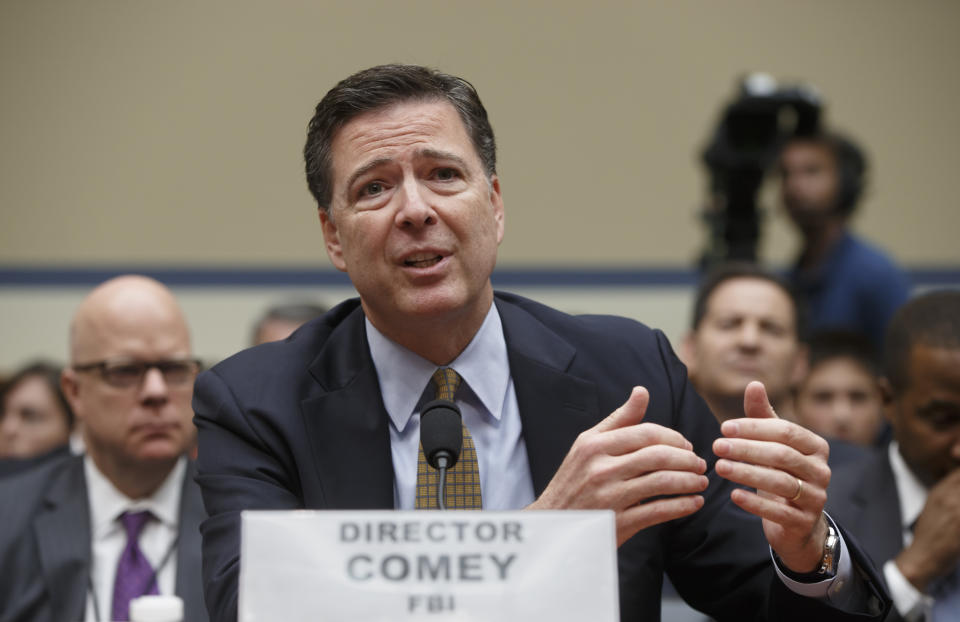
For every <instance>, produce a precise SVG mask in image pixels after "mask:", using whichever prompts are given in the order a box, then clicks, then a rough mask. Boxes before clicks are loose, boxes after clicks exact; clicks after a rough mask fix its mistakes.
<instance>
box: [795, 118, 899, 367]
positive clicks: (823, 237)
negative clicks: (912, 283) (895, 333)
mask: <svg viewBox="0 0 960 622" xmlns="http://www.w3.org/2000/svg"><path fill="white" fill-rule="evenodd" d="M866 171H867V159H866V157H865V156H864V154H863V152H862V151H861V150H860V148H859V147H857V146H856V145H855V144H854V143H853V142H852V141H850V140H849V139H847V138H844V137H843V136H840V135H838V134H834V133H829V132H825V131H818V132H815V133H812V134H808V135H797V136H794V137H792V138H790V139H789V140H788V141H787V142H786V143H785V145H784V147H783V149H782V150H781V152H780V158H779V174H780V181H781V184H780V188H781V197H782V200H783V204H784V206H785V207H786V210H787V214H788V215H789V217H790V219H791V220H792V221H793V223H794V225H796V227H797V229H798V230H799V231H800V234H801V236H802V238H803V240H802V248H801V251H800V255H799V257H798V258H797V261H796V263H795V264H794V267H793V269H792V270H791V271H790V273H789V275H788V276H789V279H790V280H791V281H792V283H793V285H794V287H795V289H796V290H797V291H798V292H799V294H800V295H801V296H802V298H803V299H804V302H805V303H806V305H807V312H808V315H807V318H808V322H809V326H810V328H811V330H815V331H816V330H823V329H846V330H852V331H856V332H859V333H862V334H864V335H866V336H867V337H868V338H869V339H870V340H871V341H872V342H873V343H874V344H875V346H876V347H878V348H879V347H881V346H882V343H883V331H884V327H885V326H886V325H887V322H888V321H889V320H890V318H891V317H892V316H893V313H894V312H895V311H896V310H897V308H898V307H899V306H900V305H901V304H903V303H904V302H905V301H906V300H907V297H908V295H909V289H910V288H909V283H908V281H907V277H906V275H905V274H904V273H903V271H902V270H900V268H898V267H897V266H896V265H895V264H894V263H893V261H892V260H891V259H890V258H889V257H888V256H887V255H886V254H884V253H883V252H882V251H881V250H880V249H878V248H876V247H874V246H872V245H871V244H868V243H867V242H865V241H864V240H862V239H861V238H859V237H857V236H855V235H853V234H852V233H851V232H850V230H849V221H850V217H851V216H852V215H853V213H854V210H855V209H856V207H857V203H858V201H859V199H860V197H861V195H862V193H863V186H864V178H865V174H866Z"/></svg>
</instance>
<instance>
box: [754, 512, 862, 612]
mask: <svg viewBox="0 0 960 622" xmlns="http://www.w3.org/2000/svg"><path fill="white" fill-rule="evenodd" d="M824 516H826V517H827V520H828V521H830V524H831V525H833V528H834V529H835V530H836V532H837V536H838V537H839V538H840V560H839V561H838V563H837V574H836V575H834V576H832V577H827V578H825V579H824V580H822V581H817V582H816V583H801V582H799V581H794V580H793V579H791V578H790V577H788V576H787V575H785V574H783V571H782V570H780V565H779V564H777V563H776V560H774V564H773V567H774V568H775V569H776V571H777V576H779V577H780V580H781V581H783V584H784V585H786V586H787V588H788V589H789V590H790V591H791V592H794V593H796V594H800V595H801V596H806V597H808V598H818V599H820V600H825V601H827V602H828V603H830V605H831V606H833V607H835V608H837V609H840V610H843V611H860V610H862V609H863V607H864V605H865V603H864V602H860V601H862V600H863V599H864V596H863V594H864V591H863V590H861V589H857V587H858V586H857V585H855V584H856V582H858V581H861V579H858V578H856V575H855V573H854V572H853V562H851V561H850V553H849V551H848V550H847V543H846V542H845V541H844V539H843V536H842V535H841V534H840V530H839V529H837V526H836V523H834V522H833V519H832V518H830V516H828V515H827V514H826V512H824ZM770 555H771V557H772V556H773V549H770Z"/></svg>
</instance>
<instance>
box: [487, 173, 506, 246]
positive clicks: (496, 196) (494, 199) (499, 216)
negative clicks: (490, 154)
mask: <svg viewBox="0 0 960 622" xmlns="http://www.w3.org/2000/svg"><path fill="white" fill-rule="evenodd" d="M490 205H491V207H492V208H493V217H494V219H495V220H496V221H497V244H500V242H503V232H504V213H503V195H502V194H501V193H500V178H499V177H497V176H496V175H492V176H491V177H490Z"/></svg>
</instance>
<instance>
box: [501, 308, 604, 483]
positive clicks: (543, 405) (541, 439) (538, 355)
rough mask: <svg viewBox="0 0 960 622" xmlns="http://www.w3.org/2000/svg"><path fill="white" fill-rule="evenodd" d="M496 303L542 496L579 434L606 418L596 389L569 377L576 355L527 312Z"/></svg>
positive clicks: (525, 436)
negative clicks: (601, 411)
mask: <svg viewBox="0 0 960 622" xmlns="http://www.w3.org/2000/svg"><path fill="white" fill-rule="evenodd" d="M496 304H497V309H498V311H499V312H500V318H501V320H502V322H503V332H504V336H505V338H506V341H507V355H508V357H509V360H510V375H511V377H512V378H513V384H514V390H515V391H516V394H517V405H518V406H519V408H520V420H521V422H522V424H523V439H524V443H525V444H526V447H527V457H528V459H529V461H530V474H531V476H532V478H533V487H534V493H535V494H536V495H537V496H539V495H540V493H542V492H543V490H544V488H546V486H547V484H548V483H550V480H551V478H553V476H554V474H555V473H556V472H557V469H558V468H559V467H560V463H562V462H563V459H564V457H566V455H567V452H568V451H569V449H570V446H571V445H573V442H574V441H575V440H576V438H577V436H578V435H579V434H580V432H582V431H583V430H585V429H586V428H589V427H591V426H593V425H594V424H596V423H597V422H598V421H599V420H600V419H602V418H603V415H602V414H601V413H600V408H599V397H598V395H597V386H596V385H595V384H594V383H592V382H590V381H587V380H584V379H582V378H578V377H576V376H574V375H572V374H570V373H568V372H567V370H568V369H569V367H570V365H571V364H572V362H573V359H574V356H575V355H576V350H575V349H574V348H573V346H571V345H570V344H569V343H568V342H567V341H565V340H564V339H562V338H561V337H560V336H558V335H557V334H556V333H554V332H553V331H551V330H549V329H548V328H547V327H546V326H544V325H543V324H542V323H541V322H540V321H539V320H537V319H536V318H534V317H533V316H532V315H530V314H529V313H527V312H526V311H524V310H523V309H521V308H519V307H517V306H515V305H512V304H510V303H508V302H505V301H503V300H501V299H497V300H496Z"/></svg>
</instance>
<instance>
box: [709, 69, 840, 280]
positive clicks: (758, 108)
mask: <svg viewBox="0 0 960 622" xmlns="http://www.w3.org/2000/svg"><path fill="white" fill-rule="evenodd" d="M821 109H822V104H821V101H820V97H819V95H818V94H817V92H816V91H815V90H814V89H813V88H812V87H809V86H806V85H789V86H788V85H778V84H777V83H776V81H775V80H774V79H773V78H772V77H770V76H769V75H766V74H762V73H754V74H750V75H749V76H747V77H746V78H744V79H743V80H741V81H740V83H739V85H738V92H737V95H736V97H735V98H734V100H733V101H732V102H730V103H729V104H727V106H726V108H725V109H724V111H723V114H722V116H721V118H720V123H719V125H718V126H717V128H716V130H715V132H714V134H713V140H712V141H711V142H710V144H709V145H708V146H707V148H706V149H705V150H704V152H703V162H704V164H706V166H707V169H708V170H709V173H710V200H709V202H708V204H707V206H706V208H705V209H704V212H703V218H704V220H705V221H706V223H707V227H708V229H709V235H710V237H709V240H708V243H707V248H706V249H705V250H704V252H703V255H702V256H701V260H700V264H701V266H700V267H701V268H702V269H704V270H706V269H709V268H710V267H712V266H714V265H716V264H718V263H722V262H724V261H733V260H736V261H750V262H754V261H756V260H757V242H758V239H759V236H760V213H759V211H758V208H757V195H758V193H759V191H760V186H761V184H762V183H763V176H764V174H765V172H766V171H767V169H768V168H769V167H770V166H771V165H772V164H773V163H774V161H775V160H776V158H777V155H778V154H779V152H780V150H781V148H782V147H783V145H784V143H785V142H786V141H787V140H788V139H789V138H791V137H793V136H798V135H801V136H802V135H809V134H813V133H815V132H816V131H817V129H818V127H819V124H820V112H821Z"/></svg>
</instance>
